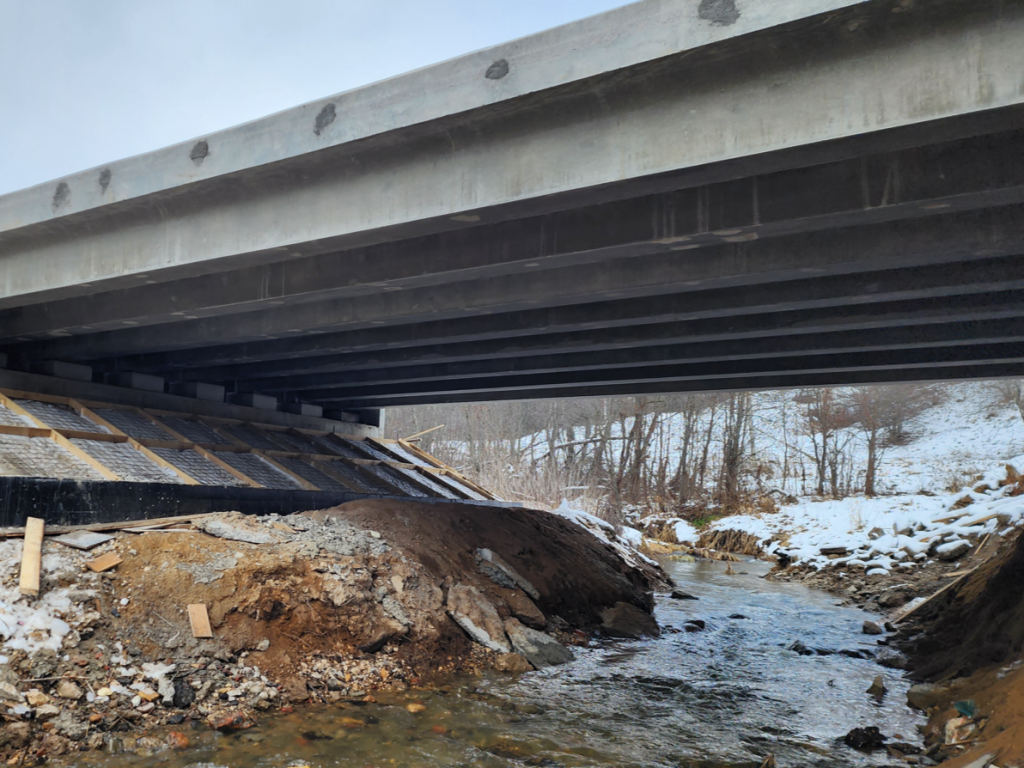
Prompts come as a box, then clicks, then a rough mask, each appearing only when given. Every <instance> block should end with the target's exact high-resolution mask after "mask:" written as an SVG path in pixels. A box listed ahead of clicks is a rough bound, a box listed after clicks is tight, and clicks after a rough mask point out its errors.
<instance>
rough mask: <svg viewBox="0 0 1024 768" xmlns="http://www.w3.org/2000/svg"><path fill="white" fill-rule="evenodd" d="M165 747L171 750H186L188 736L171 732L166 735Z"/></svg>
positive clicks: (178, 732) (179, 732)
mask: <svg viewBox="0 0 1024 768" xmlns="http://www.w3.org/2000/svg"><path fill="white" fill-rule="evenodd" d="M167 746H169V747H170V748H171V749H188V748H189V740H188V736H186V735H185V734H184V733H182V732H181V731H171V732H170V733H168V734H167Z"/></svg>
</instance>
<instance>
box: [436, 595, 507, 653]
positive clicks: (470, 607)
mask: <svg viewBox="0 0 1024 768" xmlns="http://www.w3.org/2000/svg"><path fill="white" fill-rule="evenodd" d="M448 614H449V615H450V616H451V617H452V618H453V619H455V622H456V623H457V624H458V625H459V626H460V627H462V628H463V629H464V630H466V634H468V635H469V636H470V637H471V638H473V639H474V640H476V641H477V642H478V643H480V644H481V645H482V646H484V647H485V648H489V649H490V650H492V651H497V652H499V653H508V652H509V651H511V650H512V647H511V646H510V645H509V642H508V638H506V637H505V630H504V628H503V627H502V623H501V617H500V616H498V611H497V609H496V608H495V607H494V606H493V605H491V603H490V602H488V601H487V598H485V597H484V596H483V594H482V593H481V592H480V590H478V589H477V588H476V587H468V586H466V585H464V584H456V585H455V586H454V587H452V588H451V589H449V590H448Z"/></svg>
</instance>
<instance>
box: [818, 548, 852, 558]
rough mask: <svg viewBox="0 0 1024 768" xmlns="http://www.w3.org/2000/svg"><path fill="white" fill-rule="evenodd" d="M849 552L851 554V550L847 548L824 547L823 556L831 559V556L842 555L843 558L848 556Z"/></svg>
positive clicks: (822, 549)
mask: <svg viewBox="0 0 1024 768" xmlns="http://www.w3.org/2000/svg"><path fill="white" fill-rule="evenodd" d="M848 552H849V550H848V549H847V548H846V547H822V548H821V554H822V555H824V556H825V557H829V556H831V555H840V556H841V555H845V554H847V553H848Z"/></svg>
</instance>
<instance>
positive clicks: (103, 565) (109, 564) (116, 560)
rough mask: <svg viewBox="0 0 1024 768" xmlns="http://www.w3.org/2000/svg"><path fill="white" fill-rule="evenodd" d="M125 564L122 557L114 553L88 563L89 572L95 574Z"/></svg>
mask: <svg viewBox="0 0 1024 768" xmlns="http://www.w3.org/2000/svg"><path fill="white" fill-rule="evenodd" d="M122 562H124V561H123V560H121V558H120V557H118V556H117V555H115V554H114V553H113V552H108V553H107V554H105V555H100V556H99V557H97V558H96V559H95V560H89V561H88V562H86V566H88V568H89V570H90V571H92V572H93V573H103V571H109V570H110V569H111V568H113V567H114V566H115V565H118V564H120V563H122Z"/></svg>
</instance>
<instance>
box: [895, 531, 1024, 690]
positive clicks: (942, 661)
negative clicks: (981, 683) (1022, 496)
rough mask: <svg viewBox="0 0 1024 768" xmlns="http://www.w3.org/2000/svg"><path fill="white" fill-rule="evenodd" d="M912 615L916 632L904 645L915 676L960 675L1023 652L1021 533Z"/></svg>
mask: <svg viewBox="0 0 1024 768" xmlns="http://www.w3.org/2000/svg"><path fill="white" fill-rule="evenodd" d="M914 618H915V621H914V624H915V629H916V630H917V631H916V632H915V634H914V639H913V640H912V641H909V642H907V643H905V644H904V647H905V649H906V650H907V651H908V652H909V653H911V654H912V656H913V657H914V659H915V665H914V677H915V679H918V680H931V681H935V680H944V679H949V678H953V677H962V676H964V675H970V674H971V673H973V672H974V671H976V670H978V669H980V668H982V667H985V666H989V665H992V664H1002V663H1005V662H1007V661H1012V660H1014V659H1016V658H1017V657H1018V656H1020V655H1021V653H1022V652H1024V537H1018V538H1017V539H1016V541H1015V542H1012V543H1007V544H1005V545H1004V546H1003V547H1002V548H1001V549H1000V550H999V552H998V553H997V554H996V555H995V556H994V557H992V558H991V559H989V560H988V561H987V562H984V563H982V564H981V565H979V566H978V567H977V569H976V570H974V571H973V572H972V573H971V574H970V575H968V576H967V577H966V578H965V579H964V580H963V581H962V582H961V583H960V584H958V585H956V586H955V587H954V588H952V589H950V590H949V592H948V594H947V595H944V596H942V597H939V598H937V599H935V600H933V601H932V602H931V603H929V604H928V605H927V606H926V607H923V608H922V609H921V610H920V611H919V612H918V613H917V614H916V615H915V617H914ZM910 631H911V630H910V629H909V628H908V629H906V630H905V632H904V633H905V634H907V633H909V632H910Z"/></svg>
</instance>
